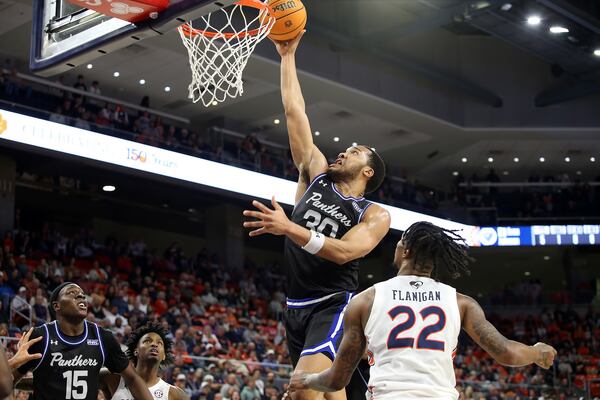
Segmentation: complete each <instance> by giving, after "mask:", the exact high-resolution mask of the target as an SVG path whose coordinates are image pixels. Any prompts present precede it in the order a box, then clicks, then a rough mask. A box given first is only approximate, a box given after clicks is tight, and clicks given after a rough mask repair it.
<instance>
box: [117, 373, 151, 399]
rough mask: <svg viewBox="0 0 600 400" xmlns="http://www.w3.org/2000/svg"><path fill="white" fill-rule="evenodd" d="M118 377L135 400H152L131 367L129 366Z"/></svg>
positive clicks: (142, 382) (146, 388)
mask: <svg viewBox="0 0 600 400" xmlns="http://www.w3.org/2000/svg"><path fill="white" fill-rule="evenodd" d="M120 375H121V376H122V377H123V380H125V385H126V386H127V388H128V389H129V391H130V392H131V394H132V395H133V398H134V399H135V400H153V399H152V395H151V394H150V391H149V390H148V386H146V382H144V380H143V379H142V378H140V376H139V375H138V374H137V373H136V372H135V368H133V365H131V364H129V365H128V366H127V368H125V370H124V371H123V372H121V374H120Z"/></svg>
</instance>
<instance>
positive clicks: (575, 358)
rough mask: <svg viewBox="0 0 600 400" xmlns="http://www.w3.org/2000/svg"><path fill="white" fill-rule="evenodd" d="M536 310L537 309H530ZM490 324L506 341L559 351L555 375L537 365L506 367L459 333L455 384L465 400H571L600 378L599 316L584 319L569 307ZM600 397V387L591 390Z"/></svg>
mask: <svg viewBox="0 0 600 400" xmlns="http://www.w3.org/2000/svg"><path fill="white" fill-rule="evenodd" d="M532 311H534V310H532ZM488 319H489V320H490V321H491V322H492V323H493V324H494V326H496V327H497V328H498V330H499V331H500V332H502V333H503V334H504V335H505V336H506V337H508V338H511V339H515V340H518V341H521V342H524V343H537V342H539V341H544V342H545V343H550V344H552V346H554V347H555V348H556V350H557V351H558V358H557V362H556V363H555V365H554V367H553V368H554V370H552V369H551V370H549V371H545V370H543V369H541V368H539V367H537V366H535V365H533V366H528V367H523V368H506V367H503V366H500V365H498V364H497V363H495V362H494V361H493V360H492V359H491V357H490V356H489V355H488V354H487V353H486V352H484V351H483V350H482V349H481V348H480V347H478V346H477V345H475V344H473V343H472V342H471V341H470V340H469V338H468V337H467V336H466V335H465V334H464V333H463V334H461V338H460V343H461V345H460V346H459V351H458V352H457V356H456V358H455V359H454V363H455V372H456V379H457V381H458V382H459V388H460V390H461V393H462V394H463V396H464V398H465V399H539V398H544V399H571V398H579V396H581V395H582V393H583V392H584V382H585V381H586V380H592V379H598V377H600V375H598V373H599V372H598V371H599V368H600V356H599V355H600V313H598V312H596V311H595V310H594V309H593V308H591V307H590V308H589V309H588V310H587V312H586V313H585V314H584V315H582V314H580V313H577V312H576V311H575V310H574V309H573V308H571V307H563V306H557V307H556V308H555V309H554V310H550V309H548V308H544V309H541V310H540V309H537V310H535V313H533V312H532V314H531V315H527V316H524V315H521V316H513V317H506V316H505V317H501V316H499V315H494V314H492V315H488ZM591 394H592V396H600V385H598V386H597V387H596V386H594V387H593V388H592V390H591Z"/></svg>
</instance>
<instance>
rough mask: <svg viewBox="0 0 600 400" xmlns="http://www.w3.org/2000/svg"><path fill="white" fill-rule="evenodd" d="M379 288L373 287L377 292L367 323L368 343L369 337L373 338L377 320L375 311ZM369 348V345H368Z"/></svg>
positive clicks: (374, 295) (366, 334)
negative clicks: (374, 325) (372, 334)
mask: <svg viewBox="0 0 600 400" xmlns="http://www.w3.org/2000/svg"><path fill="white" fill-rule="evenodd" d="M377 286H378V285H373V290H374V291H375V294H373V304H371V310H370V311H369V318H367V322H366V323H365V336H366V337H367V341H368V338H369V336H371V333H372V330H373V326H372V325H373V324H374V323H375V322H376V321H375V319H376V318H377V316H376V315H373V314H374V313H373V310H376V308H375V307H376V302H377ZM367 346H368V344H367Z"/></svg>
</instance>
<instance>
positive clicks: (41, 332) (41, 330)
mask: <svg viewBox="0 0 600 400" xmlns="http://www.w3.org/2000/svg"><path fill="white" fill-rule="evenodd" d="M53 325H54V321H52V322H47V323H45V324H42V325H38V326H35V327H33V330H32V331H31V336H30V339H35V338H36V337H39V336H45V335H46V331H48V329H50V328H51V327H52V326H53Z"/></svg>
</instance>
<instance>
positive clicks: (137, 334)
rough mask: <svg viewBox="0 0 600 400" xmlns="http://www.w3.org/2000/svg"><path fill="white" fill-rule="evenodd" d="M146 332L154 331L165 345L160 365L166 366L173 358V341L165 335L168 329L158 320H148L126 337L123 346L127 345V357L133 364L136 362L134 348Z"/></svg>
mask: <svg viewBox="0 0 600 400" xmlns="http://www.w3.org/2000/svg"><path fill="white" fill-rule="evenodd" d="M148 333H156V334H157V335H158V336H160V338H161V339H162V341H163V345H164V347H165V359H164V361H163V362H162V363H161V364H162V366H168V365H169V364H171V363H172V362H173V360H174V359H175V357H174V356H173V341H172V340H171V339H169V338H168V337H167V335H168V334H169V331H168V330H166V329H165V328H164V327H163V326H162V324H160V323H158V322H149V323H147V324H146V325H142V326H140V327H139V328H137V329H136V330H134V331H133V332H131V334H130V335H129V337H127V342H126V343H125V346H127V357H128V358H129V359H130V360H131V361H132V362H133V364H134V365H135V364H137V361H138V359H137V356H136V355H135V350H136V349H137V347H138V344H139V343H140V340H141V339H142V338H143V337H144V335H146V334H148Z"/></svg>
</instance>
